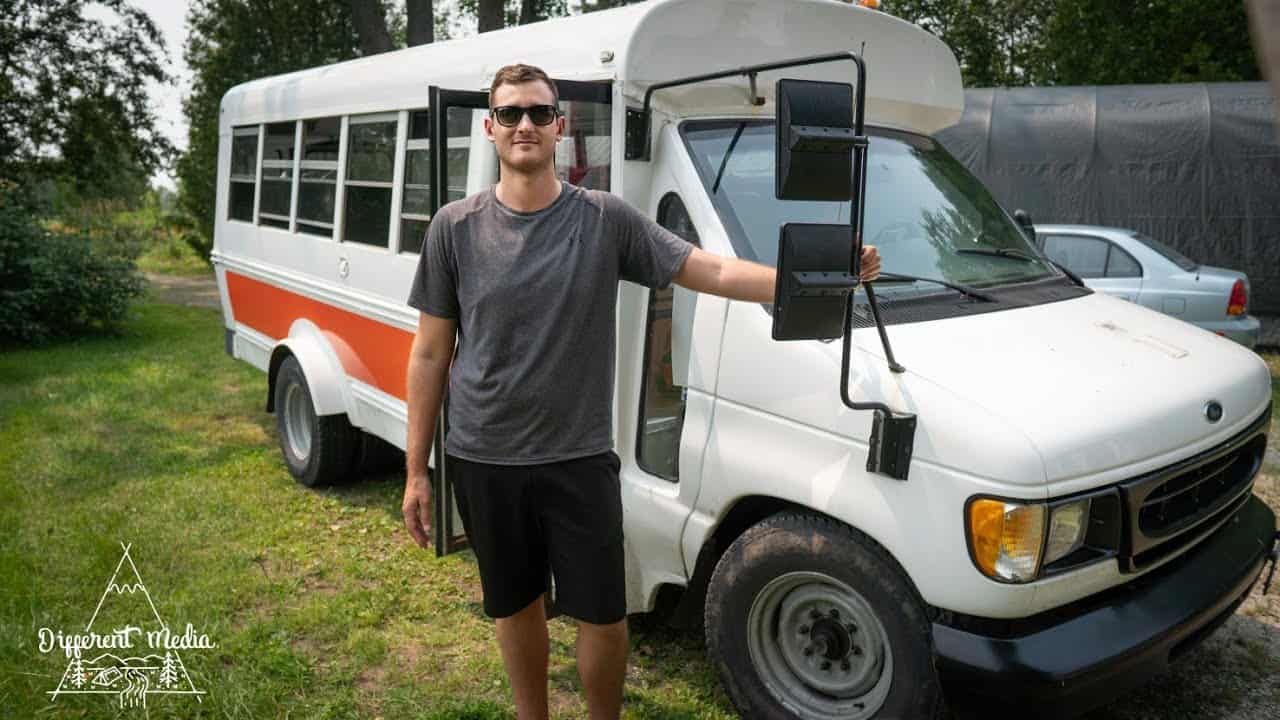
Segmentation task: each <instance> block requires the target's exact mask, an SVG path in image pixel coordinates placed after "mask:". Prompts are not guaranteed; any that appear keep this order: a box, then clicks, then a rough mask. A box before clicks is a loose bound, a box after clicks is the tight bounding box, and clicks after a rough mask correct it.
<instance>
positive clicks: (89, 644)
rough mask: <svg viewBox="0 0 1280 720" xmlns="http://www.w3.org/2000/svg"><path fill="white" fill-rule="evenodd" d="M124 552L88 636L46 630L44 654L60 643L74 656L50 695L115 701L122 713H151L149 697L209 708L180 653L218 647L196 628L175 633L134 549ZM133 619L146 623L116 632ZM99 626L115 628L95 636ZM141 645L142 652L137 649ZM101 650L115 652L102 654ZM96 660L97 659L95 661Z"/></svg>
mask: <svg viewBox="0 0 1280 720" xmlns="http://www.w3.org/2000/svg"><path fill="white" fill-rule="evenodd" d="M120 547H121V549H122V551H123V552H122V553H121V555H120V561H119V562H118V563H116V569H115V572H113V573H112V574H111V579H110V580H108V581H107V585H106V587H105V588H104V589H103V591H102V595H101V596H100V597H99V598H98V606H97V607H96V608H94V611H93V615H92V616H91V617H90V618H89V622H88V624H86V625H85V628H84V630H83V632H79V633H75V634H69V635H65V636H64V635H63V634H62V633H61V632H58V633H54V632H53V631H50V630H49V629H48V628H43V629H42V630H41V639H42V640H41V646H42V651H45V650H44V648H45V646H46V645H52V644H53V643H55V642H56V643H59V644H61V645H62V647H63V650H64V651H66V653H67V656H68V662H67V668H66V670H65V671H63V673H62V679H61V680H60V681H59V682H58V687H57V689H55V690H50V691H49V693H48V694H49V695H50V699H51V700H57V699H58V697H59V696H61V695H115V696H116V697H117V701H118V703H119V706H120V707H121V708H125V707H144V708H145V707H146V705H147V696H148V695H190V696H192V697H194V698H195V699H196V701H197V702H203V701H204V697H203V696H204V695H205V691H204V690H197V689H196V687H195V684H194V683H192V682H191V677H190V676H189V675H188V674H187V667H186V665H185V664H183V662H182V656H181V655H180V654H179V652H178V650H179V648H183V649H187V648H192V647H197V648H207V647H213V645H212V644H210V643H209V642H208V638H207V637H205V636H203V635H201V636H198V638H197V637H196V636H195V635H194V633H195V631H194V629H193V628H192V627H191V625H187V627H186V632H185V633H184V634H174V633H173V632H172V631H171V630H170V628H169V625H168V624H167V623H165V621H164V619H162V618H161V617H160V612H159V611H158V610H157V609H156V605H155V602H153V601H152V599H151V593H150V592H148V591H147V587H146V585H144V584H143V583H142V576H141V575H140V574H139V573H138V567H137V566H136V565H134V563H133V558H132V557H131V556H130V554H129V548H130V547H132V545H126V544H124V543H121V544H120ZM116 606H119V607H116ZM128 613H134V614H141V615H142V616H143V617H142V618H140V620H139V621H137V622H136V624H135V622H132V621H126V622H123V624H118V625H114V626H111V625H112V624H113V623H115V622H119V621H120V619H121V618H122V617H124V616H125V615H126V614H128ZM95 622H97V623H98V624H99V626H100V627H107V626H111V627H109V629H107V630H106V632H105V633H103V632H99V631H95V630H94V623H95ZM55 637H56V638H57V639H56V640H54V638H55ZM46 641H47V642H46ZM139 644H140V645H141V647H135V646H136V645H139ZM100 648H111V650H107V651H102V652H96V651H97V650H99V649H100ZM90 654H94V657H93V658H92V659H89V655H90Z"/></svg>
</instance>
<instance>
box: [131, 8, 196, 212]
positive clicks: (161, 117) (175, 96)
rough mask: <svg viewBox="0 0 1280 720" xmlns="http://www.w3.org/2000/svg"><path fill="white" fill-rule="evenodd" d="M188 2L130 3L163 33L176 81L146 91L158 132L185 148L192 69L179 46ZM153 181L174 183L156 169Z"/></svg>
mask: <svg viewBox="0 0 1280 720" xmlns="http://www.w3.org/2000/svg"><path fill="white" fill-rule="evenodd" d="M187 4H188V3H187V2H185V0H133V5H134V6H135V7H137V8H139V9H141V10H143V11H144V12H146V13H147V14H148V15H150V16H151V20H152V21H153V22H155V24H156V26H157V27H159V28H160V32H161V33H164V44H165V51H166V54H167V55H168V59H169V65H168V70H169V74H170V75H172V76H173V77H174V78H175V80H176V82H175V83H174V84H172V85H161V84H159V83H151V84H150V87H148V93H149V94H150V95H151V107H152V109H153V110H154V111H155V114H156V119H157V120H158V122H157V126H158V127H159V129H160V132H162V133H164V134H165V136H166V137H168V138H169V140H170V141H171V142H172V143H173V145H174V147H176V148H178V150H186V149H187V122H186V120H185V119H184V118H183V117H182V98H183V96H184V95H186V94H187V91H188V90H189V89H190V87H191V70H190V68H188V67H187V64H186V63H185V62H183V60H182V48H183V46H184V45H186V44H187V21H186V18H187ZM152 182H153V183H156V184H159V185H163V186H165V187H167V188H169V189H170V190H173V189H174V188H175V187H176V183H175V181H174V178H173V176H172V174H171V173H169V172H168V171H162V172H160V173H158V174H157V175H156V176H155V177H153V178H152Z"/></svg>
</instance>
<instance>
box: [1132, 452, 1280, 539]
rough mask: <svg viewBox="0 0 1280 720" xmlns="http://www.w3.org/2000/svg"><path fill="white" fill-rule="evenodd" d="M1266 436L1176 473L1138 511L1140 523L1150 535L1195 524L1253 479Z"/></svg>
mask: <svg viewBox="0 0 1280 720" xmlns="http://www.w3.org/2000/svg"><path fill="white" fill-rule="evenodd" d="M1266 444H1267V439H1266V437H1265V436H1260V437H1256V438H1254V439H1253V440H1252V441H1250V443H1249V444H1248V445H1245V446H1244V447H1242V448H1240V449H1238V450H1235V451H1234V452H1230V453H1227V454H1226V455H1224V456H1222V457H1219V458H1215V459H1214V460H1211V461H1210V462H1208V463H1205V464H1204V465H1201V466H1200V467H1197V468H1195V469H1193V470H1189V471H1187V472H1184V473H1183V474H1181V475H1177V476H1175V477H1174V478H1172V479H1170V480H1169V481H1168V482H1165V483H1163V484H1161V485H1160V486H1158V487H1157V488H1156V489H1155V490H1154V491H1152V493H1151V494H1150V495H1148V496H1147V499H1146V501H1145V502H1143V503H1142V507H1141V509H1139V511H1138V527H1139V528H1140V529H1141V530H1142V533H1143V534H1144V535H1146V536H1148V537H1153V538H1158V537H1164V536H1166V535H1170V534H1172V533H1175V532H1177V531H1178V530H1180V529H1182V528H1184V527H1186V526H1188V525H1191V524H1194V523H1195V522H1196V521H1198V520H1201V519H1203V518H1205V517H1207V516H1208V515H1211V514H1212V513H1213V511H1214V509H1215V508H1217V507H1218V506H1219V505H1221V504H1222V502H1223V501H1224V500H1225V499H1229V498H1232V497H1235V496H1237V495H1239V494H1240V491H1241V490H1243V489H1244V487H1245V486H1247V485H1248V484H1249V483H1250V481H1252V480H1253V476H1254V473H1255V472H1256V471H1257V469H1258V465H1259V463H1260V461H1261V459H1262V453H1263V451H1264V450H1265V449H1266Z"/></svg>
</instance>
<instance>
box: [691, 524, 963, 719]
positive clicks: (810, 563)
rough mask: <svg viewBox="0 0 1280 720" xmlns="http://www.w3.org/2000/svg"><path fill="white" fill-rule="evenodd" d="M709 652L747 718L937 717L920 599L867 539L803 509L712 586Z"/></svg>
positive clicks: (723, 566) (750, 538) (731, 558)
mask: <svg viewBox="0 0 1280 720" xmlns="http://www.w3.org/2000/svg"><path fill="white" fill-rule="evenodd" d="M705 622H706V635H707V649H708V652H709V654H710V656H711V659H712V662H713V663H714V664H715V666H716V669H717V671H718V672H719V675H720V679H721V682H722V683H723V684H724V687H725V689H726V690H727V692H728V694H729V697H730V698H731V699H732V700H733V703H734V705H735V706H737V708H738V710H739V712H741V713H742V715H743V717H750V718H804V719H805V720H828V719H829V720H836V718H839V719H841V720H869V719H870V718H935V717H941V714H942V712H943V710H942V691H941V689H940V687H939V683H938V679H937V675H936V673H935V671H934V666H933V649H932V644H931V630H930V624H929V622H928V620H927V617H926V614H925V611H924V607H923V603H922V601H921V600H920V599H919V597H918V596H917V595H916V592H915V589H914V588H913V587H912V586H911V584H910V583H909V582H908V581H907V579H906V577H905V576H904V575H903V572H902V570H901V569H900V568H899V567H898V565H897V563H896V562H895V561H894V560H893V559H892V558H891V557H890V556H889V554H888V552H886V551H885V550H884V549H883V548H882V547H880V546H879V545H878V544H876V543H875V542H874V541H872V540H871V539H870V538H868V537H866V536H865V535H863V534H862V533H860V532H858V531H856V530H854V529H852V528H850V527H848V526H846V525H843V524H841V523H838V522H836V521H834V520H832V519H830V518H826V517H821V516H817V515H810V514H806V513H797V512H786V513H780V514H778V515H774V516H772V517H770V518H768V519H766V520H763V521H761V522H760V523H758V524H757V525H755V526H753V527H751V528H750V529H748V530H747V531H746V532H745V533H743V534H742V535H741V536H740V537H738V539H737V540H735V541H734V542H733V544H731V545H730V546H729V548H728V549H727V550H726V551H725V553H724V555H723V556H722V557H721V558H720V561H719V562H718V563H717V564H716V568H715V571H714V572H713V573H712V576H711V584H710V587H709V588H708V590H707V599H706V608H705Z"/></svg>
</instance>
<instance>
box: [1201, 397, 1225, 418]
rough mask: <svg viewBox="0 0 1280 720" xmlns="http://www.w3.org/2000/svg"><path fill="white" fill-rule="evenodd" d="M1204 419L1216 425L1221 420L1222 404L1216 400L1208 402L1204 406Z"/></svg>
mask: <svg viewBox="0 0 1280 720" xmlns="http://www.w3.org/2000/svg"><path fill="white" fill-rule="evenodd" d="M1204 417H1205V419H1206V420H1208V421H1209V422H1211V423H1216V422H1218V421H1219V420H1221V419H1222V403H1220V402H1218V401H1217V400H1210V401H1209V402H1208V403H1206V404H1205V406H1204Z"/></svg>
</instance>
